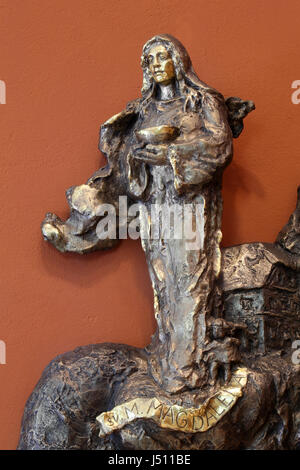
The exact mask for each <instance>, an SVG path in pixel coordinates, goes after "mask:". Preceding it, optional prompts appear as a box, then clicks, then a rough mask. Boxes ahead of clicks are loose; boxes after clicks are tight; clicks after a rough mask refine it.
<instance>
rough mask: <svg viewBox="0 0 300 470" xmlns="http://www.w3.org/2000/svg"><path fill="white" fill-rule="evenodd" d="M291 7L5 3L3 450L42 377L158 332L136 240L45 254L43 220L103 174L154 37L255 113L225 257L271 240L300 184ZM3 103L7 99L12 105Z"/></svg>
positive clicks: (228, 214) (227, 189)
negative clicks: (69, 361) (91, 351)
mask: <svg viewBox="0 0 300 470" xmlns="http://www.w3.org/2000/svg"><path fill="white" fill-rule="evenodd" d="M299 15H300V4H299V2H298V1H297V0H289V2H285V1H284V0H276V1H274V0H264V1H263V2H261V1H260V0H252V1H251V2H250V1H247V2H246V1H244V2H241V1H240V0H210V1H203V0H187V1H186V2H185V3H184V8H183V2H182V1H181V0H180V1H179V0H140V1H137V0H129V1H126V0H110V1H103V0H89V1H85V0H51V1H50V0H43V1H42V2H41V1H39V0H25V1H22V0H0V57H1V68H0V80H2V81H4V82H5V84H6V104H3V105H2V104H0V152H1V176H0V178H1V184H0V194H1V196H0V197H1V204H0V212H1V245H0V250H1V255H0V256H1V258H0V259H1V281H0V282H1V292H0V296H1V297H0V299H1V315H0V340H3V341H5V343H6V347H7V364H6V365H0V383H1V387H0V423H1V427H0V448H1V449H11V448H15V446H16V444H17V440H18V433H19V426H20V420H21V416H22V412H23V407H24V404H25V401H26V399H27V398H28V396H29V394H30V393H31V391H32V389H33V387H34V385H35V383H36V382H37V380H38V378H39V377H40V374H41V372H42V370H43V368H44V367H45V366H46V364H47V363H48V362H49V361H50V360H51V359H52V358H53V357H55V356H56V355H57V354H59V353H62V352H64V351H67V350H70V349H72V348H74V347H76V346H78V345H84V344H88V343H95V342H102V341H111V342H124V343H127V344H131V345H134V346H143V345H145V344H146V343H147V342H148V341H149V339H150V335H151V333H152V332H153V330H154V327H155V324H154V319H153V313H152V292H151V286H150V281H149V277H148V272H147V268H146V264H145V260H144V255H143V253H142V250H141V248H140V246H139V243H138V242H134V241H131V240H129V241H125V242H123V243H122V245H121V246H120V247H118V248H117V249H115V250H113V251H112V252H105V253H95V254H91V255H87V256H86V257H80V256H76V255H70V254H69V255H62V254H60V253H58V252H57V251H56V250H55V249H54V248H53V247H51V246H50V245H49V244H46V243H45V242H43V240H42V237H41V234H40V228H39V225H40V222H41V221H42V219H43V217H44V214H45V212H47V211H53V212H56V213H57V214H58V215H59V216H61V217H64V216H66V215H67V213H68V211H67V204H66V201H65V196H64V191H65V189H66V188H68V187H69V186H71V185H73V184H74V185H75V184H80V183H81V182H84V181H86V179H87V178H88V177H89V176H90V175H91V174H92V173H93V171H94V170H96V169H97V168H98V167H99V165H100V164H103V162H104V158H103V157H102V156H101V155H100V154H99V152H98V151H97V144H98V130H99V125H100V124H101V123H102V122H103V121H105V120H106V119H107V118H109V117H110V116H112V115H113V114H115V113H117V112H119V111H120V110H121V109H122V108H123V107H124V106H125V104H126V102H127V101H129V100H132V99H134V98H136V97H138V96H139V95H140V87H141V78H142V74H141V70H140V66H139V57H140V53H141V48H142V45H143V43H144V42H145V41H146V40H147V39H149V38H150V37H151V36H153V35H155V34H157V33H165V32H166V33H169V34H172V35H174V36H175V37H178V39H180V40H181V41H182V42H183V44H184V45H185V46H186V48H187V50H188V51H189V53H190V55H191V57H192V60H193V64H194V68H195V70H196V71H197V73H198V75H199V77H200V78H201V79H202V80H203V81H205V82H207V83H209V84H210V85H212V86H214V87H215V88H217V89H218V90H219V91H221V92H222V93H223V94H224V95H225V96H230V95H236V96H240V97H241V98H244V99H251V100H253V101H255V103H256V107H257V109H256V111H255V112H253V113H251V115H250V116H249V117H248V118H247V119H246V120H245V131H244V132H243V134H242V135H241V137H240V138H239V139H238V141H235V157H234V161H233V163H232V164H231V166H230V167H229V168H228V169H227V170H226V172H225V176H224V200H225V205H224V223H223V233H224V239H223V243H224V245H226V246H227V245H232V244H238V243H242V242H246V241H255V240H260V241H267V242H272V241H273V240H274V239H275V237H276V235H277V233H278V232H279V230H280V229H281V228H282V226H283V225H284V224H285V223H286V221H287V219H288V216H289V214H290V213H291V212H292V211H293V210H294V206H295V201H296V187H297V185H298V184H299V183H300V181H299V175H300V159H299V124H300V104H299V105H295V104H292V101H291V95H292V91H293V90H292V89H291V84H292V82H293V81H294V80H297V79H298V80H300V61H299V50H300V36H299ZM2 102H3V100H2Z"/></svg>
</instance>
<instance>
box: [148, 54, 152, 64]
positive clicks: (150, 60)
mask: <svg viewBox="0 0 300 470" xmlns="http://www.w3.org/2000/svg"><path fill="white" fill-rule="evenodd" d="M147 61H148V64H151V63H152V62H153V56H152V55H149V56H148V59H147Z"/></svg>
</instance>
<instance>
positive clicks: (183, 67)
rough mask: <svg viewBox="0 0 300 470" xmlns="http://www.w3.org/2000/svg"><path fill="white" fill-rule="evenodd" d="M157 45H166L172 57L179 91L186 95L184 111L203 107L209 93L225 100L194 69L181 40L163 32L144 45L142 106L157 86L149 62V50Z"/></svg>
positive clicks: (145, 104)
mask: <svg viewBox="0 0 300 470" xmlns="http://www.w3.org/2000/svg"><path fill="white" fill-rule="evenodd" d="M156 45H162V46H164V47H165V48H166V50H167V51H168V53H169V54H170V56H171V58H172V61H173V64H174V69H175V76H176V80H177V84H178V88H179V92H180V94H181V96H184V97H185V101H184V106H183V111H184V112H197V111H198V110H199V108H200V107H201V102H202V99H203V96H204V95H205V94H207V93H209V94H211V95H214V96H215V97H218V98H220V99H221V100H224V98H223V96H222V95H221V93H219V92H218V91H217V90H215V89H214V88H212V87H210V86H209V85H207V84H206V83H204V82H202V81H201V80H200V79H199V78H198V76H197V75H196V73H195V71H194V69H193V66H192V62H191V59H190V56H189V54H188V53H187V51H186V49H185V47H184V46H183V45H182V44H181V42H180V41H178V39H176V38H174V37H173V36H171V35H169V34H161V35H158V36H154V37H153V38H151V39H150V40H149V41H147V42H146V44H145V45H144V47H143V52H142V57H141V66H142V69H143V86H142V101H141V105H142V108H144V109H145V107H146V106H147V104H148V102H149V101H150V100H151V98H152V97H153V95H154V93H155V89H156V86H157V85H156V83H155V81H154V79H153V77H152V74H151V72H150V70H149V63H148V54H149V51H150V49H151V48H152V47H153V46H156Z"/></svg>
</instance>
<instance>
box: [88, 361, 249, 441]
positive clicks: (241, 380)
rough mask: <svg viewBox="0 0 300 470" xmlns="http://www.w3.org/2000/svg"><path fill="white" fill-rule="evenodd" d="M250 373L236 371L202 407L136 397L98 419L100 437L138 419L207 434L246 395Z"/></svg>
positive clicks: (241, 369)
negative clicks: (245, 388) (188, 406)
mask: <svg viewBox="0 0 300 470" xmlns="http://www.w3.org/2000/svg"><path fill="white" fill-rule="evenodd" d="M247 375H248V371H247V369H246V368H245V367H239V368H237V369H236V370H235V371H234V372H233V374H232V378H231V380H230V382H229V383H228V384H227V385H225V386H224V387H222V388H220V390H218V391H217V392H216V393H214V394H213V395H212V396H211V397H209V398H207V399H206V400H205V402H204V403H203V404H202V405H201V406H200V407H199V408H184V407H182V406H179V405H171V406H170V405H167V404H165V403H163V402H161V401H160V400H159V399H158V398H156V397H152V398H135V399H134V400H130V401H128V402H126V403H123V404H122V405H118V406H116V407H115V408H113V409H112V410H111V411H106V412H104V413H101V414H100V415H99V416H98V417H97V421H98V422H99V423H100V434H99V436H100V437H104V436H106V435H108V434H111V433H112V432H114V431H117V430H119V429H122V428H123V427H124V426H126V424H129V423H131V422H133V421H135V420H137V419H141V418H142V419H151V420H152V421H154V422H155V423H156V424H158V426H160V427H161V428H167V429H172V430H174V431H182V432H187V433H196V432H205V431H207V430H208V429H210V428H211V427H213V426H214V425H215V424H216V423H217V422H218V421H220V419H221V418H222V417H223V416H224V415H225V414H226V413H227V412H228V411H229V410H230V409H231V408H232V407H233V406H234V404H235V403H236V402H237V400H238V398H239V397H241V396H242V395H243V391H242V390H243V388H244V386H245V385H246V383H247Z"/></svg>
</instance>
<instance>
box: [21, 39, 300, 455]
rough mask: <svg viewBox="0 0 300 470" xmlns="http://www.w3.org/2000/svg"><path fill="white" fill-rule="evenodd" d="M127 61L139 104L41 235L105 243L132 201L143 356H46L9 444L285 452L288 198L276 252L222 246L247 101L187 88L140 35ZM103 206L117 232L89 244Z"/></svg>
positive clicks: (289, 403) (105, 139)
mask: <svg viewBox="0 0 300 470" xmlns="http://www.w3.org/2000/svg"><path fill="white" fill-rule="evenodd" d="M141 65H142V69H143V86H142V92H141V97H140V98H138V99H137V100H135V101H132V102H130V103H129V104H128V105H127V107H126V109H125V110H123V111H121V112H120V113H119V114H117V115H115V116H113V117H112V118H110V119H109V120H107V121H106V122H105V123H104V124H103V125H102V126H101V129H100V143H99V149H100V150H101V151H102V152H103V153H104V155H105V156H106V158H107V165H106V166H105V167H104V168H100V170H98V171H96V173H95V174H94V175H92V176H91V177H90V178H89V180H88V181H87V183H86V184H82V185H80V186H73V187H71V188H70V189H68V190H67V199H68V203H69V206H70V217H69V218H68V219H67V220H66V221H63V220H61V219H60V218H59V217H57V216H56V215H55V214H52V213H48V214H47V215H46V217H45V220H44V221H43V223H42V233H43V236H44V239H45V240H46V241H48V242H50V243H52V244H53V245H54V246H55V247H56V248H57V249H58V250H59V251H62V252H75V253H79V254H84V253H88V252H91V251H95V250H101V249H107V248H111V247H113V246H115V245H116V244H117V243H118V242H119V241H120V239H122V238H124V230H125V231H127V229H128V230H129V228H130V227H131V226H132V225H131V224H132V222H133V216H132V214H131V212H130V209H132V208H134V207H135V206H136V205H138V207H139V230H140V238H141V243H142V247H143V250H144V252H145V256H146V261H147V264H148V268H149V273H150V278H151V282H152V287H153V292H154V314H155V318H156V321H157V330H156V333H155V335H154V336H153V338H152V341H151V344H150V345H148V346H147V347H146V348H145V349H137V348H133V347H130V346H126V345H114V344H99V345H90V346H86V347H83V348H78V349H76V350H75V351H73V352H71V353H67V354H64V355H62V356H59V357H58V358H56V359H54V360H53V361H52V362H51V363H50V364H49V366H48V367H47V368H46V369H45V372H44V374H43V376H42V378H41V380H40V382H39V383H38V385H37V386H36V388H35V390H34V392H33V394H32V395H31V397H30V399H29V400H28V402H27V405H26V408H25V412H24V418H23V423H22V431H21V438H20V443H19V448H20V449H287V448H293V449H294V448H297V447H299V441H300V409H299V403H300V400H299V397H300V366H299V364H297V363H295V361H294V362H293V361H292V359H291V357H292V353H293V349H292V345H293V342H294V341H295V340H297V339H299V338H300V293H299V290H300V277H299V266H300V262H299V256H300V242H299V240H300V230H299V217H300V215H299V214H300V207H299V202H298V204H297V207H296V210H295V212H294V214H293V215H292V216H291V218H290V220H289V222H288V224H287V225H286V226H285V227H284V229H283V230H282V231H281V232H280V234H279V236H278V238H277V240H276V243H275V244H271V243H270V244H267V243H259V242H258V243H250V244H244V245H241V246H237V247H229V248H226V249H223V251H222V250H221V248H220V242H221V238H222V232H221V216H222V195H221V187H222V175H223V171H224V169H225V168H226V166H227V165H228V164H229V163H230V162H231V159H232V156H233V138H237V137H238V136H239V134H240V133H241V132H242V130H243V119H244V118H245V117H246V116H247V114H248V113H249V112H250V111H252V110H253V109H254V104H253V102H252V101H244V100H241V99H240V98H237V97H230V98H228V99H226V100H225V99H224V97H223V96H222V94H221V93H219V92H218V91H216V90H215V89H214V88H212V87H210V86H209V85H207V84H206V83H204V82H203V81H202V80H200V79H199V78H198V76H197V75H196V73H195V71H194V69H193V67H192V63H191V59H190V57H189V55H188V53H187V51H186V50H185V48H184V47H183V45H182V44H181V43H180V42H179V41H178V40H177V39H175V38H174V37H172V36H169V35H159V36H155V37H154V38H152V39H150V40H149V41H148V42H147V43H146V44H145V45H144V48H143V52H142V60H141ZM124 196H126V201H127V204H128V207H129V210H128V214H127V215H126V218H125V222H124V217H123V218H122V208H121V204H120V197H124ZM104 204H105V205H108V204H110V205H111V207H113V209H114V211H115V213H116V214H117V216H118V218H117V223H118V225H117V228H116V237H115V238H114V237H107V238H101V237H99V224H101V223H102V222H103V217H104V214H103V212H101V207H103V205H104ZM153 206H155V207H159V208H160V209H162V208H167V209H172V210H173V209H174V211H175V212H176V211H177V212H176V214H177V218H176V217H175V212H174V218H173V219H172V220H173V222H172V223H171V225H170V226H169V229H170V230H171V231H173V232H172V233H173V234H174V233H175V231H178V230H179V226H181V225H182V226H184V227H185V225H184V224H185V221H186V217H187V215H186V214H189V220H190V222H191V225H192V226H193V227H195V228H196V229H195V233H194V240H191V237H190V233H187V232H186V231H185V230H181V231H180V236H173V237H172V236H170V232H169V233H168V234H167V232H166V227H165V226H164V224H163V220H164V218H165V212H164V210H165V209H162V212H161V211H153V210H152V209H153ZM187 208H188V211H187ZM175 209H176V210H175ZM186 211H187V212H186ZM154 228H155V230H154V233H155V236H153V229H154ZM176 233H178V232H176ZM293 357H294V356H293ZM299 362H300V361H299Z"/></svg>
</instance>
